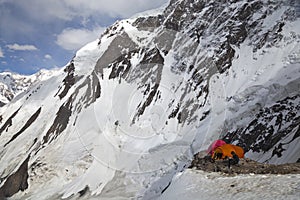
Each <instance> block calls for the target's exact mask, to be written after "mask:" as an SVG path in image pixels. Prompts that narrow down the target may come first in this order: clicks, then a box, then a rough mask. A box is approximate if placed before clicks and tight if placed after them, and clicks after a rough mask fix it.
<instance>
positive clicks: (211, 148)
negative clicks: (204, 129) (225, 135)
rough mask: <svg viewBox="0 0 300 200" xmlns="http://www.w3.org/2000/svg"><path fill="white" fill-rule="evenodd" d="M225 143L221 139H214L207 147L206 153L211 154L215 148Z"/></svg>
mask: <svg viewBox="0 0 300 200" xmlns="http://www.w3.org/2000/svg"><path fill="white" fill-rule="evenodd" d="M224 144H226V142H224V141H223V140H215V141H214V142H213V143H212V144H211V145H210V146H209V147H208V149H207V153H208V154H210V155H212V154H213V153H214V151H215V149H216V148H218V147H220V146H222V145H224Z"/></svg>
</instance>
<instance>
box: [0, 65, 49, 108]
mask: <svg viewBox="0 0 300 200" xmlns="http://www.w3.org/2000/svg"><path fill="white" fill-rule="evenodd" d="M52 75H53V72H52V71H51V70H41V71H39V72H38V73H36V74H33V75H20V74H17V73H13V72H2V73H0V106H4V105H5V104H7V103H8V102H10V101H11V100H12V99H13V98H14V97H15V96H17V95H18V94H20V93H22V92H25V91H26V90H27V89H28V88H29V87H30V86H31V85H32V84H34V83H36V82H38V81H42V80H45V79H47V78H49V77H51V76H52Z"/></svg>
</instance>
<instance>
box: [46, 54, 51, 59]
mask: <svg viewBox="0 0 300 200" xmlns="http://www.w3.org/2000/svg"><path fill="white" fill-rule="evenodd" d="M44 58H46V59H49V60H50V59H52V56H51V55H49V54H46V55H45V56H44Z"/></svg>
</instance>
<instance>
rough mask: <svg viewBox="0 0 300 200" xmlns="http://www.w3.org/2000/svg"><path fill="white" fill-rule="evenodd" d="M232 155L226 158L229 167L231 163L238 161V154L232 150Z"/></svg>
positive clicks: (235, 163)
mask: <svg viewBox="0 0 300 200" xmlns="http://www.w3.org/2000/svg"><path fill="white" fill-rule="evenodd" d="M231 155H232V157H230V158H229V159H228V168H230V166H231V165H237V164H238V163H239V161H240V159H239V157H238V155H236V153H235V152H234V151H232V152H231Z"/></svg>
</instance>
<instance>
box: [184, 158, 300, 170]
mask: <svg viewBox="0 0 300 200" xmlns="http://www.w3.org/2000/svg"><path fill="white" fill-rule="evenodd" d="M189 168H195V169H197V170H203V171H206V172H221V173H225V174H230V175H237V174H251V173H252V174H300V163H299V162H298V163H287V164H281V165H274V164H267V163H259V162H256V161H254V160H251V159H248V158H242V159H240V161H239V163H238V164H237V165H231V166H230V168H229V167H228V160H215V161H214V160H212V159H211V157H210V156H203V154H202V153H198V154H196V155H195V156H194V160H193V161H192V163H191V165H190V167H189Z"/></svg>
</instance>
